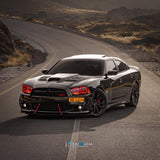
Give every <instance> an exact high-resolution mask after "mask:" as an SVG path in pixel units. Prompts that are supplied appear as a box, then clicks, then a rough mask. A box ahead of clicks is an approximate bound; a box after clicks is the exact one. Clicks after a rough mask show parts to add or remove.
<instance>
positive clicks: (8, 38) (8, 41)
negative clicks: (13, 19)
mask: <svg viewBox="0 0 160 160" xmlns="http://www.w3.org/2000/svg"><path fill="white" fill-rule="evenodd" d="M13 53H14V43H13V37H12V35H11V33H10V31H9V29H8V28H7V27H6V26H5V25H4V24H3V23H2V22H1V21H0V63H1V64H2V62H6V61H7V60H8V58H7V57H8V56H9V55H13Z"/></svg>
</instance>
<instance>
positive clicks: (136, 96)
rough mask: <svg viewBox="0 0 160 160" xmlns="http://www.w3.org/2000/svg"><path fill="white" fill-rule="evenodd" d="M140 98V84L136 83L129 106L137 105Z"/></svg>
mask: <svg viewBox="0 0 160 160" xmlns="http://www.w3.org/2000/svg"><path fill="white" fill-rule="evenodd" d="M138 100H139V85H138V84H137V83H135V84H134V86H133V88H132V92H131V97H130V103H127V104H126V106H127V107H136V106H137V104H138Z"/></svg>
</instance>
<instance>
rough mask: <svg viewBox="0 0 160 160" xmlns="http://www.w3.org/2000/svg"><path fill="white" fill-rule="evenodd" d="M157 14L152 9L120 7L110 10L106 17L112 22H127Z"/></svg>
mask: <svg viewBox="0 0 160 160" xmlns="http://www.w3.org/2000/svg"><path fill="white" fill-rule="evenodd" d="M155 13H157V11H156V10H152V9H138V8H135V9H128V8H126V7H120V8H116V9H112V10H110V11H109V12H108V13H107V17H108V18H110V19H111V20H112V21H113V22H121V21H128V20H130V19H133V18H135V17H139V16H145V15H147V16H148V15H152V14H155Z"/></svg>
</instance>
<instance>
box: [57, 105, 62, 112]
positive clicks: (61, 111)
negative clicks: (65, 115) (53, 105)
mask: <svg viewBox="0 0 160 160" xmlns="http://www.w3.org/2000/svg"><path fill="white" fill-rule="evenodd" d="M58 109H59V112H60V114H62V111H61V108H60V106H59V104H58Z"/></svg>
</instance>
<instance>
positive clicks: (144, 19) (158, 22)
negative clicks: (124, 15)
mask: <svg viewBox="0 0 160 160" xmlns="http://www.w3.org/2000/svg"><path fill="white" fill-rule="evenodd" d="M132 20H134V21H136V22H139V23H143V24H149V25H152V26H154V27H160V12H159V13H157V14H153V15H147V16H140V17H136V18H133V19H132Z"/></svg>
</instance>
